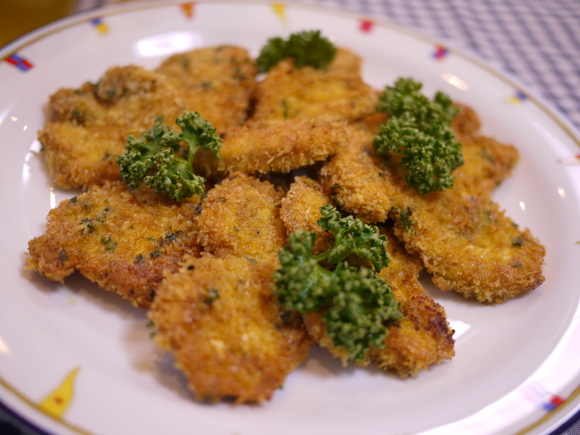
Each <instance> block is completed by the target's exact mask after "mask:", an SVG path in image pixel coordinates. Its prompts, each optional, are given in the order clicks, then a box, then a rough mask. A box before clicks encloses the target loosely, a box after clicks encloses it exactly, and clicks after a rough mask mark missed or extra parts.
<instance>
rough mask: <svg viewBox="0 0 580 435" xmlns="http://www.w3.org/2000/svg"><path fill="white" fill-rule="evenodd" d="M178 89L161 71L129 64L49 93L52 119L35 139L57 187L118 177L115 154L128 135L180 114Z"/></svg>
mask: <svg viewBox="0 0 580 435" xmlns="http://www.w3.org/2000/svg"><path fill="white" fill-rule="evenodd" d="M182 108H183V103H182V101H181V99H180V97H179V95H178V93H177V91H176V90H175V89H174V88H173V86H171V85H170V84H169V82H168V81H167V79H165V78H164V77H163V76H161V75H160V74H157V73H155V72H153V71H148V70H146V69H144V68H141V67H138V66H134V65H129V66H125V67H114V68H110V69H108V70H107V71H106V72H105V73H104V75H103V76H102V77H101V79H100V80H99V81H98V82H97V83H96V84H91V83H86V84H84V85H82V86H81V87H80V88H78V89H61V90H59V91H57V92H56V93H55V94H54V95H52V96H51V98H50V102H49V107H48V109H49V111H50V113H51V121H50V122H48V123H47V124H46V125H45V126H44V128H43V129H42V130H41V131H40V132H39V133H38V140H39V141H40V143H41V144H42V149H43V151H44V155H45V158H46V162H47V164H48V167H49V170H50V174H51V176H52V178H53V179H54V182H55V184H56V186H58V187H63V188H67V189H74V188H83V189H88V188H90V187H91V186H93V185H99V184H103V183H104V182H105V181H106V180H114V179H116V178H118V177H119V172H120V170H119V166H118V165H117V164H116V162H115V159H116V157H117V156H118V155H119V154H122V153H123V152H125V141H126V139H127V136H128V135H129V134H134V135H135V136H137V137H139V136H140V135H141V133H142V132H143V131H145V130H148V129H149V128H151V127H153V126H154V125H155V123H156V122H157V121H159V120H164V122H167V123H168V125H172V126H174V125H175V124H174V121H175V118H176V117H177V116H180V115H182V114H183V111H182Z"/></svg>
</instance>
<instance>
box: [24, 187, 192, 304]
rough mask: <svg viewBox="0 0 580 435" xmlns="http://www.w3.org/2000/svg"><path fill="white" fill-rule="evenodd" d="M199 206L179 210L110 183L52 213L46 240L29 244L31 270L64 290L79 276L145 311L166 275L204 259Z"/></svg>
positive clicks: (146, 192)
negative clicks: (188, 258) (188, 260)
mask: <svg viewBox="0 0 580 435" xmlns="http://www.w3.org/2000/svg"><path fill="white" fill-rule="evenodd" d="M198 206H199V202H198V200H194V199H191V200H183V201H181V202H179V203H174V202H172V201H170V200H168V199H167V198H165V197H164V196H162V195H157V194H155V193H154V192H153V191H152V190H149V189H137V190H134V191H132V190H129V189H128V188H127V187H126V185H125V184H124V183H122V182H120V181H114V182H106V183H105V184H104V185H103V186H97V187H94V188H93V189H92V190H90V191H88V192H85V193H83V194H82V195H79V196H78V197H74V198H72V199H70V200H65V201H63V202H61V203H60V204H59V206H58V207H57V208H54V209H52V210H51V211H50V213H49V214H48V224H47V229H46V232H45V233H44V234H43V235H41V236H39V237H37V238H34V239H32V240H31V241H30V242H29V245H28V256H27V258H26V267H27V268H28V269H30V270H35V271H37V272H38V273H40V274H41V275H42V276H44V277H46V278H48V279H50V280H52V281H60V282H64V279H65V278H66V277H67V276H69V275H70V274H72V273H73V272H74V271H75V270H78V271H80V272H81V274H83V275H84V276H85V277H86V278H88V279H89V280H91V281H93V282H95V283H97V284H98V285H99V286H101V287H102V288H104V289H107V290H110V291H113V292H116V293H118V294H119V295H121V296H122V297H123V298H125V299H128V300H129V301H130V302H131V303H132V304H133V305H135V306H137V307H140V308H148V307H149V306H150V304H151V301H152V300H153V298H154V296H155V292H156V291H157V288H158V287H159V285H160V284H161V281H162V279H163V272H164V271H170V272H175V271H177V269H178V268H179V262H180V261H181V260H182V259H183V257H184V255H185V254H189V255H194V256H195V255H198V254H199V252H200V248H199V246H198V242H197V238H196V233H197V232H196V224H195V217H196V216H197V215H198V213H199V211H198Z"/></svg>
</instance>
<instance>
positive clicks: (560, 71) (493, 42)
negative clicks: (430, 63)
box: [0, 0, 580, 435]
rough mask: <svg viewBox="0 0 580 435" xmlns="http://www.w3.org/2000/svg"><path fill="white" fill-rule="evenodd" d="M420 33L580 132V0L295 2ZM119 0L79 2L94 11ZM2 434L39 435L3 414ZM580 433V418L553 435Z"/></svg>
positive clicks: (81, 6)
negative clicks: (513, 84)
mask: <svg viewBox="0 0 580 435" xmlns="http://www.w3.org/2000/svg"><path fill="white" fill-rule="evenodd" d="M293 1H295V2H298V3H303V4H310V5H318V6H325V7H328V8H338V9H342V10H346V11H350V12H354V13H357V14H364V15H367V16H369V17H370V18H375V19H380V20H386V21H390V22H393V23H396V24H399V25H403V26H407V27H411V28H414V29H416V30H418V31H420V32H423V33H426V34H428V35H431V36H433V37H436V38H438V39H441V40H444V41H445V40H446V41H448V42H449V43H450V44H452V45H453V46H454V47H456V48H459V49H463V50H466V51H468V52H470V53H472V54H475V55H477V56H479V57H480V58H482V59H483V60H484V61H486V62H488V63H490V64H491V65H492V66H495V67H497V68H498V69H500V70H503V71H505V72H508V73H509V74H511V75H512V76H515V77H516V78H518V79H519V80H520V81H521V82H522V83H523V84H524V85H526V86H527V87H528V88H530V89H531V90H532V91H535V93H536V94H538V95H539V96H541V97H543V98H544V99H545V100H547V101H548V102H549V103H551V104H552V106H554V107H555V108H556V109H559V111H560V112H561V113H563V114H564V116H566V117H567V118H568V119H569V120H570V121H571V122H572V123H573V124H574V125H575V127H576V129H578V130H580V0H293ZM115 2H116V0H85V1H82V0H79V1H78V9H79V10H87V9H94V8H97V7H102V6H105V5H106V4H109V3H115ZM0 434H6V435H9V434H14V435H34V434H35V432H33V431H31V430H30V429H29V428H25V427H21V425H20V424H19V423H18V422H17V421H15V420H14V419H11V417H10V416H9V415H4V416H3V414H2V412H1V410H0ZM556 434H557V435H564V434H565V435H580V413H577V414H576V416H575V418H573V419H572V420H571V421H569V422H567V423H566V424H564V425H563V426H562V427H561V428H559V429H558V430H556V431H555V432H554V433H553V434H552V435H556Z"/></svg>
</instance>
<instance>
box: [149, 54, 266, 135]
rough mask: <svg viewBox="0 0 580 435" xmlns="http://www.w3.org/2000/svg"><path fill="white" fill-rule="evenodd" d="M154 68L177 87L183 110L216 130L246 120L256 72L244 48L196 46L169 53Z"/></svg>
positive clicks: (236, 124) (221, 129) (226, 128)
mask: <svg viewBox="0 0 580 435" xmlns="http://www.w3.org/2000/svg"><path fill="white" fill-rule="evenodd" d="M156 71H157V72H159V73H160V74H162V75H164V76H165V77H167V78H168V79H169V81H170V82H171V84H172V85H173V86H174V87H175V88H176V89H178V90H179V94H180V96H181V97H182V99H183V101H184V105H185V108H186V110H188V111H189V110H193V111H196V112H199V114H200V115H201V116H202V117H203V118H205V119H206V120H208V121H209V122H211V123H212V124H213V125H214V127H215V128H216V129H217V130H218V132H223V131H226V130H228V129H229V128H232V127H237V126H240V125H242V124H243V123H244V122H245V121H246V119H247V117H248V114H249V111H250V103H251V98H252V95H253V93H254V88H255V85H256V82H255V77H256V74H257V69H256V66H255V63H254V60H253V59H252V58H251V57H250V55H249V53H248V51H247V50H245V49H243V48H241V47H234V46H229V45H220V46H217V47H205V48H199V49H196V50H191V51H188V52H185V53H178V54H174V55H173V56H170V57H169V58H167V59H165V60H164V61H163V62H162V63H161V65H160V66H159V67H158V68H157V70H156Z"/></svg>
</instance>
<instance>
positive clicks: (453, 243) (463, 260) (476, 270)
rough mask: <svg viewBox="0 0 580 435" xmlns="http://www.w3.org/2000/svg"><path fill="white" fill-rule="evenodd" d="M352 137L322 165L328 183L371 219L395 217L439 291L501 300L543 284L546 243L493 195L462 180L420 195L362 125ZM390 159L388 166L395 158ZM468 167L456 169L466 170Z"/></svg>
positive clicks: (335, 196) (347, 204) (338, 195)
mask: <svg viewBox="0 0 580 435" xmlns="http://www.w3.org/2000/svg"><path fill="white" fill-rule="evenodd" d="M351 137H352V140H351V141H350V142H349V145H348V146H347V147H345V148H343V149H342V150H341V151H340V152H339V153H337V154H336V155H335V156H334V157H333V158H332V159H331V160H330V161H329V163H328V164H327V165H326V166H325V167H323V168H322V170H321V174H322V184H323V186H324V187H325V188H326V189H328V191H329V192H330V193H331V195H332V197H333V199H335V201H336V202H337V203H338V204H340V205H341V206H343V207H344V208H345V209H346V210H348V211H349V212H351V213H353V214H355V215H357V216H359V217H360V218H361V219H363V220H365V221H366V222H374V223H376V222H384V221H386V220H387V218H389V217H390V218H391V219H393V220H395V221H396V225H395V226H394V233H395V235H396V236H397V237H398V238H399V240H401V241H402V242H403V243H404V245H405V248H406V249H407V251H408V252H410V253H411V254H413V255H417V256H419V257H420V258H421V260H422V261H423V263H424V265H425V267H426V269H427V271H428V272H429V273H431V274H432V275H433V282H434V283H435V284H436V285H437V286H438V287H439V288H440V289H441V290H453V291H456V292H458V293H461V294H462V295H463V296H464V297H465V298H467V299H476V300H478V301H480V302H502V301H504V300H506V299H509V298H512V297H515V296H517V295H519V294H522V293H525V292H527V291H530V290H533V289H535V288H537V287H538V286H539V285H540V284H541V283H542V282H543V281H544V277H543V275H542V266H543V261H544V256H545V248H544V247H543V246H542V245H541V244H540V243H539V241H538V240H537V239H535V238H534V237H533V236H532V235H531V233H530V231H529V230H527V229H525V230H522V229H520V228H519V227H518V226H517V225H516V224H515V223H514V222H513V221H512V220H511V219H510V218H508V217H507V216H506V215H505V214H504V212H503V211H502V210H500V209H499V206H498V205H497V204H496V203H494V202H493V201H492V200H491V196H490V195H488V194H482V193H481V192H472V191H471V190H470V189H471V188H469V187H467V186H466V185H465V184H464V183H461V182H460V183H457V184H456V186H455V187H454V188H453V189H448V190H446V191H444V192H434V193H431V194H426V195H421V194H418V193H417V192H416V191H414V190H413V189H412V188H411V187H409V186H408V185H407V184H406V182H405V181H404V174H403V173H402V171H400V170H397V169H393V170H391V169H390V168H389V166H388V165H387V164H385V162H386V160H385V159H383V158H378V157H376V156H375V154H374V150H373V147H372V135H369V134H368V133H366V132H364V131H362V130H359V131H357V132H354V133H353V134H352V135H351ZM389 158H390V163H392V162H393V161H394V160H395V159H396V157H392V158H391V156H389ZM464 166H465V165H464ZM464 166H463V167H460V168H459V169H458V170H457V171H460V170H464V171H465V170H466V169H465V167H464ZM462 168H463V169H462ZM468 169H469V166H468ZM474 190H476V189H474Z"/></svg>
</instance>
